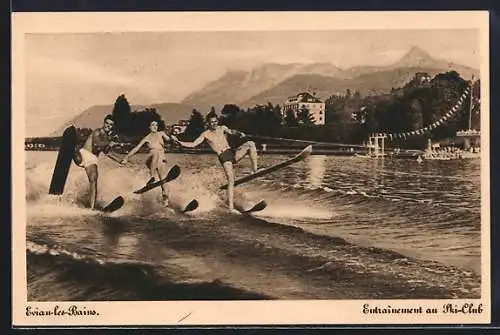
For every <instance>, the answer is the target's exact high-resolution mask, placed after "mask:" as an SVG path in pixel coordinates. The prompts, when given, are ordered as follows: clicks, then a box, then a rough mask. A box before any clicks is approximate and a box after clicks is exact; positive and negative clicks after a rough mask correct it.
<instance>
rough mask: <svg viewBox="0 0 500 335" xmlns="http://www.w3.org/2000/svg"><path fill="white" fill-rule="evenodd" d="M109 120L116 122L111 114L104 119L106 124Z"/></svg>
mask: <svg viewBox="0 0 500 335" xmlns="http://www.w3.org/2000/svg"><path fill="white" fill-rule="evenodd" d="M107 120H111V121H113V122H115V118H114V117H113V115H111V114H108V115H106V116H105V117H104V122H106V121H107Z"/></svg>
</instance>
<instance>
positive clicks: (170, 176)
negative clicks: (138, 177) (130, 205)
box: [134, 165, 181, 194]
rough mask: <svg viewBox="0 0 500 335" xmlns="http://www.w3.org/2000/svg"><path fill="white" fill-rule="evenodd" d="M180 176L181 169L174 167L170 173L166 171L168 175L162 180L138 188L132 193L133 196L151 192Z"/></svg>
mask: <svg viewBox="0 0 500 335" xmlns="http://www.w3.org/2000/svg"><path fill="white" fill-rule="evenodd" d="M180 174H181V168H180V167H179V166H178V165H174V166H173V167H172V168H171V169H170V171H168V174H167V176H166V177H165V178H164V179H162V180H159V181H157V182H154V183H151V184H148V185H146V186H144V187H143V188H140V189H138V190H136V191H134V193H135V194H142V193H144V192H147V191H149V190H152V189H153V188H155V187H158V186H161V185H163V184H165V183H168V182H169V181H172V180H174V179H175V178H177V177H178V176H179V175H180Z"/></svg>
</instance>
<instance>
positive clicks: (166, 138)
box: [161, 131, 172, 141]
mask: <svg viewBox="0 0 500 335" xmlns="http://www.w3.org/2000/svg"><path fill="white" fill-rule="evenodd" d="M161 137H163V139H164V140H166V141H171V140H172V139H171V138H170V136H168V135H167V133H165V132H164V131H162V132H161Z"/></svg>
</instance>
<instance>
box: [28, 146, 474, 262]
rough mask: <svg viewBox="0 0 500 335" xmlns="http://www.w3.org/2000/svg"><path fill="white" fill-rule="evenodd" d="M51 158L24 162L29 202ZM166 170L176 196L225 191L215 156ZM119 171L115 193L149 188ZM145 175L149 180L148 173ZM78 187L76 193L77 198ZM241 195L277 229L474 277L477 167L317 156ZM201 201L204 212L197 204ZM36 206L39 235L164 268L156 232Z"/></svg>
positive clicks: (245, 166)
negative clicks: (298, 229) (176, 181)
mask: <svg viewBox="0 0 500 335" xmlns="http://www.w3.org/2000/svg"><path fill="white" fill-rule="evenodd" d="M55 155H56V153H51V152H49V153H45V152H43V153H28V160H29V161H30V165H29V166H30V169H31V170H30V173H29V176H30V177H29V178H30V182H29V183H27V187H28V188H30V189H29V190H27V193H33V199H36V194H35V193H36V192H38V191H37V190H38V189H39V188H40V190H42V191H40V192H45V190H46V189H47V188H48V185H47V184H48V182H49V180H50V177H49V176H50V174H51V173H52V164H53V161H54V159H55ZM285 158H286V157H285V156H278V155H262V156H261V157H260V163H259V164H261V166H271V165H273V164H276V163H278V162H280V161H283V159H285ZM141 159H142V158H138V160H141ZM168 161H169V164H178V165H179V166H181V168H182V171H183V172H182V175H181V178H180V179H182V187H181V186H178V187H174V188H173V193H175V192H177V193H179V192H185V191H186V190H187V189H194V190H198V189H199V190H203V192H206V193H209V192H213V193H214V194H215V193H216V191H209V190H214V189H215V188H216V187H217V186H218V185H219V184H221V183H223V182H224V176H223V173H222V170H221V169H220V166H219V165H217V164H218V163H217V161H216V160H215V159H214V156H212V155H168ZM120 169H121V170H120V174H119V175H118V173H115V172H113V170H112V168H111V167H109V168H108V170H106V168H103V173H102V176H113V177H115V178H118V179H114V180H113V185H111V186H114V187H120V188H122V189H123V190H128V191H130V190H131V189H133V188H134V186H135V184H133V183H134V182H137V183H139V182H141V183H142V182H143V180H144V178H143V177H142V176H139V178H138V180H137V181H134V180H133V178H134V177H135V176H133V175H131V174H130V173H128V174H127V171H126V169H123V168H120ZM115 170H117V169H115ZM141 171H142V170H141ZM249 171H250V162H249V160H247V159H245V160H242V161H241V162H239V163H238V167H237V173H238V175H243V174H246V173H248V172H249ZM142 172H144V175H146V174H147V171H145V170H144V171H142ZM142 172H141V173H142ZM76 173H80V174H82V173H83V172H82V170H77V171H73V170H72V171H71V172H70V181H71V179H72V178H73V179H75V176H74V175H75V174H76ZM84 177H85V176H84V175H81V176H79V177H78V178H80V179H81V180H84ZM37 178H38V179H37ZM110 178H111V177H110ZM80 179H79V180H80ZM117 180H119V181H120V182H117ZM101 182H102V183H103V185H108V184H109V183H110V181H109V180H107V177H103V178H102V181H101ZM107 183H108V184H107ZM212 184H213V185H212ZM40 185H42V186H40ZM210 187H212V188H210ZM72 188H77V192H75V190H73V189H72ZM86 188H88V183H87V182H85V183H83V182H82V183H78V182H74V183H73V182H71V183H70V186H69V187H68V192H69V193H68V194H69V196H71V194H73V193H79V192H80V193H81V192H85V190H86ZM238 189H239V190H243V191H244V192H247V193H253V194H257V195H258V196H259V198H264V199H266V200H267V201H268V203H269V208H268V209H266V212H265V214H266V215H269V217H266V220H269V221H272V222H278V223H282V224H290V225H301V226H303V227H304V229H307V230H308V231H312V232H314V233H317V234H322V235H331V236H339V237H343V238H347V239H349V240H350V241H354V242H355V243H359V244H368V245H370V246H376V247H380V248H384V249H390V250H397V251H398V252H402V253H403V254H405V255H410V256H415V257H420V258H424V259H431V260H438V261H440V262H443V263H446V264H453V265H457V266H461V267H466V268H469V269H474V270H476V271H478V269H479V267H480V251H481V249H480V228H481V226H480V218H481V216H480V200H481V198H480V162H479V161H475V160H465V161H427V162H424V163H423V164H418V163H417V162H416V161H414V160H402V159H390V158H387V157H386V158H384V159H367V158H362V157H338V156H324V155H313V156H310V157H308V158H307V159H306V160H305V161H303V162H299V163H296V164H294V165H292V166H289V167H287V168H284V169H281V170H279V171H276V172H273V173H271V174H269V175H266V176H263V177H262V178H259V179H256V180H253V181H252V182H249V183H247V184H244V185H242V186H239V187H238ZM71 192H73V193H71ZM200 192H201V191H200ZM197 194H198V196H199V194H201V193H197ZM210 196H212V194H210ZM221 196H222V197H224V196H225V194H222V195H221ZM151 198H154V197H151ZM207 198H208V196H207ZM199 200H200V203H201V206H204V202H203V198H201V196H200V199H199ZM30 201H32V200H31V198H30ZM145 205H146V202H142V203H140V204H136V205H130V204H129V205H128V207H127V206H126V207H127V208H128V209H130V210H131V208H133V209H134V212H133V213H131V214H134V215H136V216H137V217H143V215H142V212H141V211H140V210H141V209H143V207H144V206H145ZM273 205H275V207H273ZM30 206H31V207H30V211H31V212H33V214H30V215H29V225H30V229H33V227H34V226H39V227H40V230H39V232H41V233H43V234H49V235H52V236H54V238H55V237H57V239H63V240H65V241H67V242H68V243H77V244H78V243H79V244H81V245H86V246H92V247H93V248H95V249H96V250H99V251H100V252H101V253H104V254H106V255H138V254H141V255H142V256H143V257H142V256H141V257H142V258H146V259H155V258H158V260H159V261H160V258H161V256H160V254H158V253H157V252H155V250H157V249H161V248H162V245H161V240H155V237H156V236H155V233H156V231H155V233H152V234H151V238H144V236H143V237H140V236H136V235H133V234H132V233H129V232H127V231H126V228H125V227H128V226H129V223H130V222H120V221H119V220H114V221H113V219H107V220H108V221H107V222H105V224H104V225H102V223H101V222H99V223H98V224H94V226H89V225H87V224H86V222H87V221H91V220H94V219H95V218H93V217H92V216H90V215H79V217H76V218H75V219H74V220H73V218H72V217H69V216H70V215H74V214H75V213H77V212H78V211H80V212H82V213H86V212H85V210H84V209H81V208H78V209H77V208H75V207H74V206H68V207H67V208H64V207H63V208H61V209H60V210H59V211H58V212H57V213H54V214H53V215H50V216H48V215H44V216H43V217H42V215H41V213H42V212H40V211H37V210H35V209H36V208H37V207H36V206H42V207H43V208H45V209H46V210H47V211H48V210H49V209H50V208H49V207H50V206H49V204H47V203H42V204H38V203H34V204H33V205H30ZM44 206H45V207H44ZM136 207H137V210H136ZM127 208H126V209H127ZM273 210H274V212H273ZM80 212H78V213H80ZM299 212H300V213H299ZM51 213H53V211H52V212H51ZM63 213H66V214H67V215H62V214H63ZM273 213H274V216H273ZM324 213H327V214H328V215H324ZM330 213H335V215H330ZM42 214H43V213H42ZM285 214H287V215H285ZM292 214H293V215H292ZM86 220H87V221H86ZM126 220H129V219H128V218H127V219H126ZM217 220H220V222H219V221H218V222H217V224H218V225H220V226H221V227H223V226H224V223H225V220H226V219H225V218H218V219H217ZM227 220H230V218H227ZM162 224H163V221H162ZM165 227H168V224H167V223H165V224H164V225H163V226H162V229H166V228H165ZM193 227H198V225H196V224H194V225H193ZM151 229H152V230H153V231H154V229H153V228H151ZM75 241H77V242H75Z"/></svg>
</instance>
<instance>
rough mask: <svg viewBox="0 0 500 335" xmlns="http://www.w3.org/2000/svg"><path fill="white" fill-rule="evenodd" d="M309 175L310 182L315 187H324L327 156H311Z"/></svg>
mask: <svg viewBox="0 0 500 335" xmlns="http://www.w3.org/2000/svg"><path fill="white" fill-rule="evenodd" d="M307 163H308V167H309V173H308V182H309V184H310V185H311V186H313V187H320V186H322V185H323V178H324V177H325V172H326V156H325V155H314V156H310V157H309V159H308V161H307Z"/></svg>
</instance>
